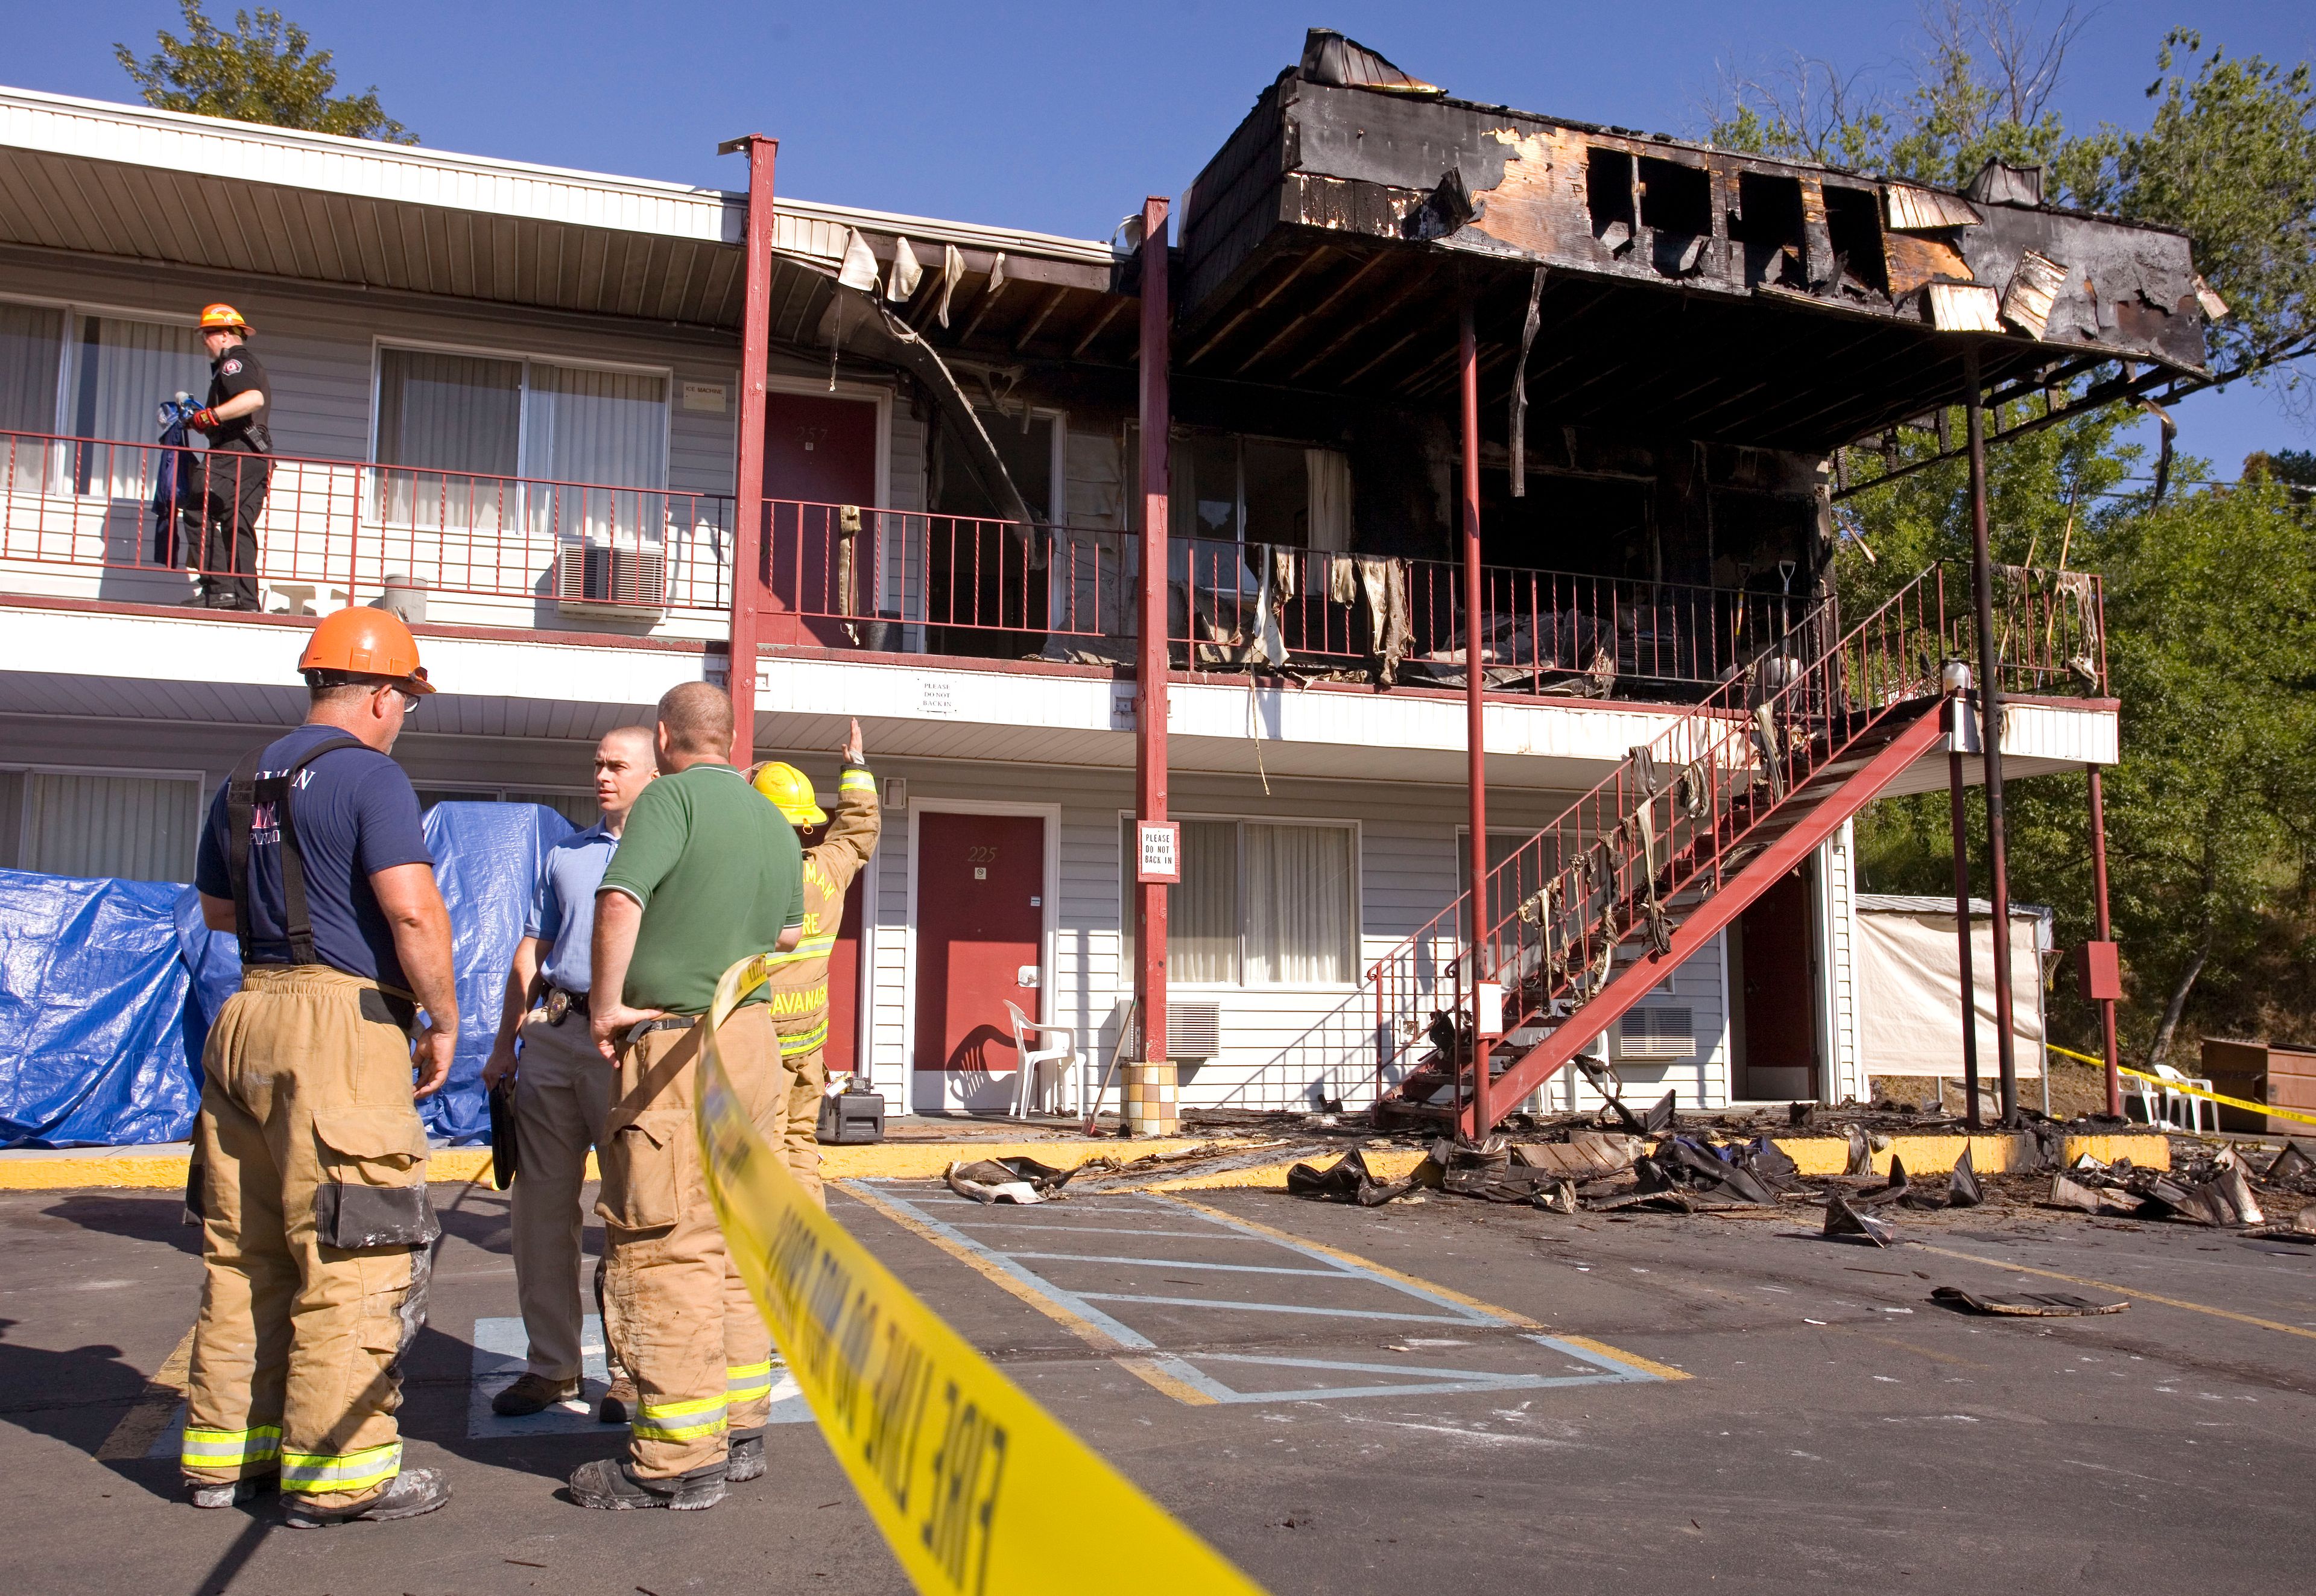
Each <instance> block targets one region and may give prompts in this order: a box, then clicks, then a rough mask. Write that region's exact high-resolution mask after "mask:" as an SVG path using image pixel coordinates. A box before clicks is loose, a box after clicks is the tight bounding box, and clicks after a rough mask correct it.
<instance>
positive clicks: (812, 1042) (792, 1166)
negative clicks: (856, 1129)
mask: <svg viewBox="0 0 2316 1596" xmlns="http://www.w3.org/2000/svg"><path fill="white" fill-rule="evenodd" d="M779 1037H780V1062H781V1064H782V1065H786V1066H787V1068H788V1072H789V1074H790V1075H791V1077H792V1079H791V1082H790V1084H789V1086H788V1140H787V1145H786V1146H784V1147H783V1148H782V1149H781V1151H782V1152H784V1153H785V1154H787V1155H788V1173H790V1174H792V1175H794V1176H795V1177H796V1180H797V1185H799V1186H802V1187H803V1188H804V1189H805V1190H806V1191H809V1192H811V1193H812V1199H813V1201H815V1202H816V1203H818V1204H819V1205H820V1206H821V1207H822V1208H827V1207H828V1194H827V1193H826V1192H825V1191H824V1190H822V1187H821V1180H820V1097H821V1093H822V1092H825V1091H827V1090H828V1062H827V1047H828V1011H827V1010H826V1009H822V1010H821V1011H820V1012H818V1013H817V1014H806V1015H803V1016H801V1017H800V1018H797V1019H793V1020H783V1021H779Z"/></svg>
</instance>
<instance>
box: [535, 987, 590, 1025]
mask: <svg viewBox="0 0 2316 1596" xmlns="http://www.w3.org/2000/svg"><path fill="white" fill-rule="evenodd" d="M542 1007H543V1008H544V1010H545V1012H546V1014H547V1022H548V1024H549V1025H560V1024H562V1023H563V1017H564V1016H565V1015H566V1014H570V1013H580V1014H584V1013H585V1012H587V994H585V993H583V992H569V991H566V990H565V989H564V988H563V987H560V986H549V987H548V989H547V1002H546V1003H545V1004H543V1005H542Z"/></svg>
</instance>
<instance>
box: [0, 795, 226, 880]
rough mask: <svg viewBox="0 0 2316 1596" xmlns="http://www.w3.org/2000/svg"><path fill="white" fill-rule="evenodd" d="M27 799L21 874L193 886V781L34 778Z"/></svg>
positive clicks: (196, 800) (196, 816)
mask: <svg viewBox="0 0 2316 1596" xmlns="http://www.w3.org/2000/svg"><path fill="white" fill-rule="evenodd" d="M23 792H24V799H23V803H24V818H23V834H22V842H21V843H20V844H19V846H18V851H17V858H18V860H20V868H22V869H27V870H38V871H40V872H42V873H43V874H46V875H51V876H96V877H103V876H117V877H120V878H125V879H128V880H132V881H190V880H192V878H193V848H194V844H195V843H196V841H197V840H198V835H199V828H200V799H201V788H200V781H199V780H195V779H194V778H192V777H190V776H184V777H179V776H93V775H77V774H65V773H58V772H53V771H30V772H28V773H27V775H26V777H25V779H24V788H23Z"/></svg>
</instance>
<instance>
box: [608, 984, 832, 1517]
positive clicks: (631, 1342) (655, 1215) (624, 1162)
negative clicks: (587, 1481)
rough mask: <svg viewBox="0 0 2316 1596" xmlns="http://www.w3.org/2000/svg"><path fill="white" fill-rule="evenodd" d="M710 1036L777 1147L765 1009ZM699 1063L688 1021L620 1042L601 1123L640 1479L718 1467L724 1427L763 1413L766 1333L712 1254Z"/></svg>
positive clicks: (775, 1066)
mask: <svg viewBox="0 0 2316 1596" xmlns="http://www.w3.org/2000/svg"><path fill="white" fill-rule="evenodd" d="M717 1041H718V1047H719V1050H720V1052H721V1053H722V1055H723V1058H724V1067H725V1069H726V1073H728V1074H730V1076H731V1077H732V1084H733V1088H734V1090H735V1092H738V1093H739V1097H740V1101H741V1102H742V1103H743V1104H744V1105H745V1106H746V1108H747V1110H748V1117H749V1118H750V1119H752V1120H753V1121H754V1123H755V1126H756V1128H757V1130H758V1131H759V1132H761V1133H762V1136H763V1137H764V1139H765V1140H766V1141H768V1142H770V1143H771V1145H772V1146H775V1147H778V1146H779V1145H780V1142H781V1139H782V1137H783V1134H784V1132H785V1129H786V1126H787V1121H788V1071H787V1070H786V1069H784V1068H783V1067H781V1065H780V1056H779V1044H778V1042H777V1040H776V1039H774V1037H773V1035H772V1023H771V1013H770V1012H769V1011H767V1010H766V1008H765V1007H764V1005H763V1004H762V1003H748V1004H745V1005H744V1006H743V1007H741V1008H739V1009H736V1010H735V1011H734V1012H733V1014H732V1017H731V1018H730V1019H728V1020H726V1021H725V1022H724V1029H723V1030H722V1032H721V1033H720V1034H719V1036H718V1038H717ZM698 1064H699V1030H698V1029H697V1027H690V1028H687V1029H684V1030H656V1031H651V1032H648V1033H646V1035H644V1036H643V1037H641V1038H639V1039H637V1040H636V1041H635V1042H634V1043H633V1044H631V1045H625V1046H623V1047H622V1048H621V1049H620V1053H619V1075H618V1079H617V1083H616V1085H615V1087H614V1090H613V1096H612V1099H611V1111H610V1116H609V1118H608V1119H606V1120H605V1123H604V1128H603V1146H602V1150H601V1164H602V1171H603V1184H602V1190H601V1196H600V1197H599V1199H597V1202H596V1205H595V1211H596V1212H597V1213H599V1214H601V1216H602V1217H603V1244H604V1249H605V1252H606V1253H607V1254H608V1256H609V1259H610V1268H609V1269H608V1271H606V1274H605V1279H604V1288H603V1311H604V1314H605V1315H606V1317H607V1319H608V1320H609V1323H607V1324H606V1325H605V1326H604V1329H605V1332H606V1333H607V1335H608V1336H609V1339H610V1344H611V1345H612V1346H614V1347H617V1348H618V1349H619V1356H620V1358H621V1359H622V1360H624V1361H625V1362H626V1363H627V1366H628V1373H629V1374H630V1375H631V1376H632V1377H633V1378H634V1379H635V1382H636V1394H637V1411H636V1415H635V1420H634V1423H633V1426H632V1429H631V1431H630V1437H631V1439H630V1441H629V1456H630V1457H631V1458H632V1459H633V1461H634V1465H635V1472H636V1474H637V1476H638V1477H640V1478H644V1479H671V1478H673V1477H674V1476H677V1475H680V1474H688V1473H690V1471H691V1470H693V1469H695V1468H703V1467H707V1466H708V1465H709V1464H711V1463H717V1462H720V1461H722V1460H723V1458H724V1456H725V1449H726V1434H727V1432H728V1431H753V1430H755V1429H758V1428H760V1427H761V1426H762V1424H763V1422H764V1420H765V1417H766V1416H767V1414H768V1413H770V1412H771V1389H772V1376H771V1359H772V1340H771V1332H770V1331H768V1330H766V1329H765V1328H764V1321H763V1317H762V1315H761V1314H759V1313H758V1312H757V1310H756V1304H755V1299H754V1298H753V1297H750V1296H749V1295H748V1288H747V1287H746V1286H745V1285H744V1283H743V1282H742V1281H741V1279H740V1276H739V1272H738V1271H736V1270H735V1269H734V1268H733V1267H732V1262H731V1259H730V1257H729V1255H728V1254H727V1253H726V1251H725V1247H724V1232H723V1228H722V1226H719V1225H718V1224H717V1219H716V1209H715V1206H714V1204H713V1203H712V1202H711V1201H710V1200H709V1199H708V1182H707V1178H706V1174H705V1172H704V1171H703V1170H702V1169H701V1167H700V1162H699V1133H698V1132H697V1130H695V1129H694V1128H693V1124H692V1110H693V1106H694V1104H695V1103H696V1102H697V1101H698V1092H699V1072H698V1067H697V1066H698Z"/></svg>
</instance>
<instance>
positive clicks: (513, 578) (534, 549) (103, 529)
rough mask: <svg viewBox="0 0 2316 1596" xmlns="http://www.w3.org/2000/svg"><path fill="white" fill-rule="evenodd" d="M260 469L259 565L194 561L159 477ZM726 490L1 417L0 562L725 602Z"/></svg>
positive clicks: (194, 533) (319, 591) (196, 527)
mask: <svg viewBox="0 0 2316 1596" xmlns="http://www.w3.org/2000/svg"><path fill="white" fill-rule="evenodd" d="M259 470H263V471H264V472H265V473H266V482H265V499H264V509H263V513H262V514H261V515H260V516H259V518H258V521H257V540H258V554H257V564H256V567H255V568H254V570H252V571H245V572H237V571H233V570H231V569H229V568H220V569H218V570H215V571H209V570H206V569H205V566H208V565H209V564H212V563H214V564H216V565H218V566H220V567H229V562H230V559H231V556H230V555H229V554H221V555H220V556H219V557H218V558H217V559H216V560H215V561H210V560H209V559H207V558H205V549H204V548H203V542H202V536H201V531H200V516H198V515H195V514H182V515H178V516H174V517H164V516H163V515H161V514H160V513H158V512H156V508H155V505H154V499H155V495H156V489H158V487H159V486H161V485H162V483H163V482H164V480H165V479H166V478H178V479H182V478H183V477H186V476H189V477H191V478H192V481H193V482H194V483H195V484H196V485H197V486H196V492H197V493H205V494H206V495H209V496H210V497H212V498H214V499H215V500H217V501H218V503H220V504H227V503H231V502H233V501H234V500H235V499H236V498H237V497H238V496H239V495H240V493H241V490H242V489H243V487H244V486H247V483H248V474H249V473H251V472H253V471H259ZM732 503H733V502H732V500H731V498H730V496H729V495H714V494H694V493H681V492H676V491H673V490H669V489H664V488H643V487H621V486H605V485H602V484H598V483H581V482H559V481H552V480H548V479H544V478H538V477H493V476H485V475H480V474H476V473H471V472H459V471H432V470H422V469H417V468H410V467H405V466H381V465H374V464H370V463H367V462H362V461H352V460H332V459H307V458H303V457H298V456H287V455H276V456H272V457H270V458H269V459H263V460H261V459H258V458H257V457H254V456H248V455H235V454H230V453H219V454H215V455H211V454H209V453H207V452H205V451H202V450H174V449H165V448H163V447H161V446H160V445H158V444H153V443H113V442H106V441H101V440H92V439H85V438H67V437H58V436H54V435H49V434H45V433H31V432H0V560H7V561H18V562H22V563H24V564H26V565H31V566H79V567H91V566H94V567H100V568H102V569H103V570H104V571H106V572H107V573H108V574H116V573H117V574H120V575H127V576H129V577H131V579H132V580H133V579H135V575H136V574H139V573H142V574H147V576H148V577H149V578H150V581H149V582H148V583H147V585H149V586H150V587H151V588H152V589H153V591H154V593H156V596H161V595H164V594H165V592H166V587H167V583H166V581H165V579H166V578H168V577H170V576H171V575H175V574H184V573H191V574H193V575H245V576H250V577H252V578H254V580H256V581H257V582H258V583H259V584H262V585H270V586H276V587H281V586H297V587H306V588H311V589H313V590H314V593H313V595H312V596H317V597H321V598H323V599H325V600H327V599H328V598H329V597H331V596H332V595H341V594H342V595H343V596H344V598H345V599H346V600H349V601H350V600H352V599H353V598H354V597H355V596H356V595H358V594H370V593H378V592H379V591H380V590H382V589H383V588H384V587H385V586H386V585H387V578H388V577H395V576H398V577H400V578H402V579H403V580H404V581H405V582H408V583H411V584H414V585H420V586H423V587H425V588H427V589H429V590H430V591H432V592H437V593H454V594H466V595H474V596H481V597H498V598H510V599H526V600H528V599H545V600H555V601H560V602H566V603H587V604H591V605H603V606H608V607H611V608H613V609H635V610H638V611H645V610H657V609H663V608H666V607H668V606H671V605H678V606H696V607H700V608H720V607H723V606H725V605H726V604H727V603H728V602H729V593H730V589H729V587H728V585H727V584H726V566H727V564H728V560H729V549H730V546H731V528H732ZM180 591H182V589H180ZM131 592H133V593H137V594H138V595H139V596H141V594H142V592H143V589H142V588H138V589H133V590H131ZM121 596H124V597H126V596H130V593H122V595H121ZM325 607H326V606H325Z"/></svg>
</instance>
